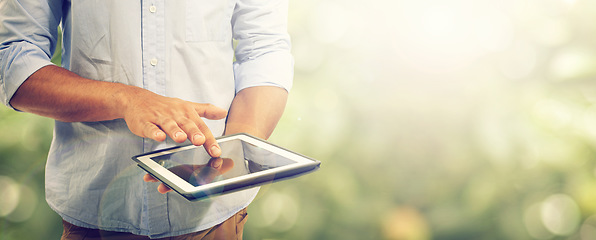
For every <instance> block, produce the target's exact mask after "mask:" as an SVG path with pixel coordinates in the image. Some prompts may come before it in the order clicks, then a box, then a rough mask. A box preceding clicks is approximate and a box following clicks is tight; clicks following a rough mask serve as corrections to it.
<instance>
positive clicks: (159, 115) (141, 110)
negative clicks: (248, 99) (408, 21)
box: [122, 89, 227, 157]
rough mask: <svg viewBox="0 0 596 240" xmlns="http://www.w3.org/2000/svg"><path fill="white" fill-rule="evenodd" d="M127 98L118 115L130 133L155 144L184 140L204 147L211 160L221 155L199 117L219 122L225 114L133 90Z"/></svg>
mask: <svg viewBox="0 0 596 240" xmlns="http://www.w3.org/2000/svg"><path fill="white" fill-rule="evenodd" d="M127 96H128V97H125V98H126V99H127V100H125V101H124V102H125V106H124V112H123V114H122V115H123V116H124V120H125V121H126V124H127V125H128V128H129V129H130V130H131V131H132V133H134V134H136V135H138V136H141V137H145V138H151V139H153V140H156V141H164V140H165V139H166V135H167V136H170V138H172V139H173V140H174V141H176V142H177V143H181V142H184V141H185V140H186V139H188V140H190V142H192V144H194V145H197V146H200V145H204V147H205V149H206V150H207V152H208V153H209V155H211V157H219V155H221V149H220V147H219V145H218V144H217V142H216V141H215V138H214V137H213V134H212V133H211V131H210V130H209V128H208V127H207V125H206V124H205V122H204V121H203V120H202V119H201V117H204V118H207V119H213V120H216V119H222V118H225V117H226V115H227V111H226V110H224V109H221V108H218V107H216V106H213V105H211V104H200V103H193V102H188V101H184V100H181V99H177V98H169V97H164V96H160V95H157V94H155V93H152V92H149V91H146V90H142V89H135V92H134V93H130V92H129V93H127Z"/></svg>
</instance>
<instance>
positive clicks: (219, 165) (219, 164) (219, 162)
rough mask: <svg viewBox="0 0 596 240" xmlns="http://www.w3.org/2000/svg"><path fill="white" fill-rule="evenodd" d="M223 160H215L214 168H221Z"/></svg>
mask: <svg viewBox="0 0 596 240" xmlns="http://www.w3.org/2000/svg"><path fill="white" fill-rule="evenodd" d="M222 162H223V161H222V160H221V158H218V159H216V160H215V162H213V167H214V168H219V167H221V163H222Z"/></svg>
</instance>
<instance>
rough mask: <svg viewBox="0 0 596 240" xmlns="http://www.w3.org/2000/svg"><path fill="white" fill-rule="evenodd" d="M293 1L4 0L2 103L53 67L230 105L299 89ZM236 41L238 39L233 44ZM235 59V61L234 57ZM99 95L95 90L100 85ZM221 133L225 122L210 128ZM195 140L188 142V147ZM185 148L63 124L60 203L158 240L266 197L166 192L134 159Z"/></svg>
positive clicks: (51, 181)
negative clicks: (55, 60)
mask: <svg viewBox="0 0 596 240" xmlns="http://www.w3.org/2000/svg"><path fill="white" fill-rule="evenodd" d="M287 4H288V3H287V0H216V1H207V0H142V1H139V0H136V1H130V0H70V1H67V0H65V1H62V0H47V1H41V0H3V1H1V2H0V24H1V25H0V99H1V100H2V102H3V103H4V104H5V105H7V106H9V107H10V105H9V101H10V98H11V97H12V96H13V94H14V93H15V91H16V90H17V88H18V87H19V86H20V85H21V84H22V83H23V82H24V81H25V80H26V79H27V77H28V76H30V75H31V74H32V73H33V72H35V71H37V70H38V69H40V68H41V67H44V66H46V65H49V64H51V62H50V58H51V56H52V54H53V52H54V49H55V46H56V42H57V40H58V31H57V28H58V27H59V25H60V27H61V28H62V31H63V42H62V45H63V49H64V50H63V52H62V66H63V67H65V68H67V69H69V70H71V71H73V72H75V73H77V74H79V75H80V76H82V77H86V78H90V79H95V80H101V81H109V82H118V83H124V84H129V85H134V86H138V87H142V88H145V89H148V90H150V91H153V92H155V93H158V94H161V95H165V96H171V97H177V98H181V99H184V100H188V101H193V102H199V103H211V104H214V105H216V106H219V107H221V108H224V109H228V108H229V106H230V104H231V102H232V99H233V98H234V96H235V94H236V93H237V92H238V91H240V90H242V89H244V88H247V87H252V86H264V85H272V86H279V87H283V88H285V89H287V90H289V89H290V88H291V85H292V75H293V70H292V69H293V60H292V57H291V55H290V41H289V36H288V34H287V29H286V28H287V23H286V21H287V20H286V19H287V7H288V6H287ZM232 39H235V40H236V47H234V44H233V41H232ZM234 57H235V58H236V62H233V58H234ZM90 91H92V89H90ZM206 122H207V124H208V126H209V127H210V129H211V131H212V132H213V133H214V135H216V136H217V135H221V134H222V133H223V130H224V127H225V120H219V121H206ZM186 144H188V142H187V143H186ZM172 145H175V143H174V142H173V141H171V140H169V139H168V140H166V141H165V142H163V143H159V142H155V141H153V140H150V139H143V138H140V137H137V136H135V135H133V134H132V133H131V132H130V131H129V130H128V128H127V126H126V123H125V122H124V121H123V120H122V119H117V120H112V121H103V122H85V123H81V122H79V123H64V122H59V121H56V124H55V129H54V139H53V141H52V145H51V149H50V153H49V156H48V160H47V166H46V199H47V202H48V204H49V206H50V207H51V208H52V209H54V210H55V211H56V212H57V213H58V214H60V216H62V217H63V218H64V219H65V220H66V221H69V222H71V223H73V224H75V225H79V226H83V227H89V228H99V229H103V230H111V231H125V232H131V233H134V234H139V235H148V236H151V237H167V236H175V235H181V234H185V233H189V232H195V231H199V230H203V229H207V228H209V227H212V226H214V225H216V224H219V223H221V222H223V221H224V220H226V219H227V218H229V217H230V216H232V215H233V214H235V213H236V212H237V211H239V210H240V209H242V208H245V207H246V206H248V204H249V203H250V202H251V201H252V199H253V198H254V197H255V195H256V194H257V191H258V189H249V190H245V191H241V192H237V193H233V194H229V195H224V196H219V197H214V198H211V199H208V200H204V201H200V202H188V201H187V200H186V199H184V198H183V197H181V196H179V195H178V194H177V193H173V192H171V193H168V194H160V193H158V192H157V190H156V188H157V183H146V182H143V179H142V178H143V175H144V174H145V173H144V172H143V171H142V170H141V169H140V168H139V167H137V166H136V165H135V163H134V162H133V161H132V160H131V157H132V156H134V155H137V154H140V153H144V152H148V151H152V150H156V149H159V148H164V147H169V146H172Z"/></svg>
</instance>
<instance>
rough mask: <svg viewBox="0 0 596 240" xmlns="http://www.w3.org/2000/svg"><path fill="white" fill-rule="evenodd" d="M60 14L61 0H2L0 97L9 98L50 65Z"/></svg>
mask: <svg viewBox="0 0 596 240" xmlns="http://www.w3.org/2000/svg"><path fill="white" fill-rule="evenodd" d="M61 15H62V1H61V0H50V1H41V0H4V1H3V2H2V4H1V7H0V100H1V101H2V103H3V104H4V105H6V106H8V107H11V108H12V106H10V99H11V98H12V96H13V95H14V93H15V92H16V91H17V89H18V88H19V87H20V86H21V84H23V82H25V80H26V79H27V78H28V77H29V76H30V75H31V74H33V73H34V72H35V71H37V70H39V69H40V68H42V67H44V66H47V65H51V64H52V62H51V58H52V55H53V52H54V50H55V47H56V42H57V38H58V25H59V24H60V19H61Z"/></svg>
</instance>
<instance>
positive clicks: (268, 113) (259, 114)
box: [225, 86, 288, 139]
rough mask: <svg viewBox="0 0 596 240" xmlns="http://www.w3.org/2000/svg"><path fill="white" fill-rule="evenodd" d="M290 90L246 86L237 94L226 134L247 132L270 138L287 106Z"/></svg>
mask: <svg viewBox="0 0 596 240" xmlns="http://www.w3.org/2000/svg"><path fill="white" fill-rule="evenodd" d="M287 98H288V92H287V91H286V90H285V89H283V88H279V87H272V86H261V87H250V88H245V89H243V90H241V91H240V92H238V94H236V97H235V98H234V100H233V102H232V106H231V107H230V110H229V113H228V120H227V123H226V131H225V134H226V135H228V134H233V133H239V132H245V133H248V134H251V135H254V136H256V137H260V138H263V139H267V138H269V136H271V133H273V129H275V126H276V125H277V122H278V121H279V119H280V118H281V115H282V113H283V111H284V108H285V106H286V101H287Z"/></svg>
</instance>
